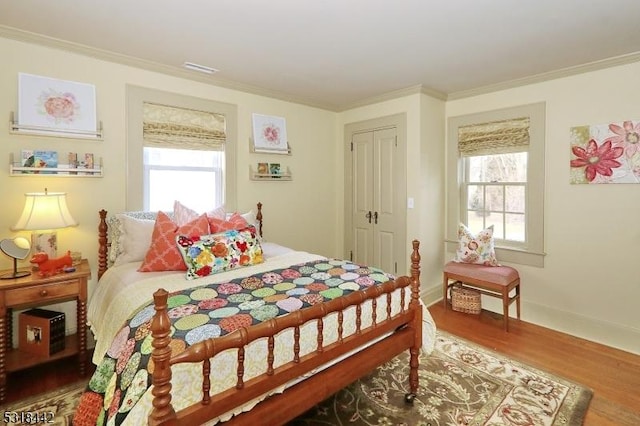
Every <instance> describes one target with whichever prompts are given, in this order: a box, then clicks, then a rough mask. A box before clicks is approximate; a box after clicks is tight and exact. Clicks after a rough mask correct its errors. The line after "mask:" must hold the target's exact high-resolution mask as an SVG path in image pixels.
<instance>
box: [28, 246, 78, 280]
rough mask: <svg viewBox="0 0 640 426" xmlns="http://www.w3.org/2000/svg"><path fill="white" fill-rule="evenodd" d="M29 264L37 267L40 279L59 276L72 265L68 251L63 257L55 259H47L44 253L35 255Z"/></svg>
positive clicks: (47, 256)
mask: <svg viewBox="0 0 640 426" xmlns="http://www.w3.org/2000/svg"><path fill="white" fill-rule="evenodd" d="M29 262H30V263H33V264H35V265H38V269H39V270H40V272H39V275H40V276H41V277H49V276H51V275H56V274H59V273H61V272H62V271H63V270H64V268H65V267H71V266H72V265H73V260H72V259H71V252H70V251H67V254H65V255H64V256H61V257H58V258H55V259H49V255H48V254H47V253H44V252H40V253H36V254H34V255H33V257H32V258H31V260H30V261H29Z"/></svg>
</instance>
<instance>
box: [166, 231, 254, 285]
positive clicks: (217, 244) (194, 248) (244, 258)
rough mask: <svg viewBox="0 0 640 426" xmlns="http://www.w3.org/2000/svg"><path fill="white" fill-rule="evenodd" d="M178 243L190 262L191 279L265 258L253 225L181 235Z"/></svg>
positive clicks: (184, 257) (185, 258)
mask: <svg viewBox="0 0 640 426" xmlns="http://www.w3.org/2000/svg"><path fill="white" fill-rule="evenodd" d="M176 245H177V246H178V249H179V250H180V254H181V255H182V259H183V260H184V263H185V264H186V265H187V275H186V277H187V279H188V280H193V279H196V278H201V277H206V276H208V275H213V274H217V273H220V272H224V271H228V270H229V269H234V268H240V267H243V266H249V265H256V264H258V263H262V262H263V261H264V259H263V256H262V247H261V246H260V241H259V240H258V238H257V236H256V228H255V227H253V226H249V227H246V228H244V229H241V230H229V231H224V232H219V233H216V234H211V235H201V236H199V237H198V236H195V237H190V236H188V235H178V236H177V237H176Z"/></svg>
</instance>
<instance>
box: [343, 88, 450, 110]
mask: <svg viewBox="0 0 640 426" xmlns="http://www.w3.org/2000/svg"><path fill="white" fill-rule="evenodd" d="M416 94H423V95H428V96H431V97H432V98H436V99H440V100H442V101H446V100H447V94H446V93H443V92H440V91H438V90H435V89H431V88H429V87H426V86H423V85H421V84H418V85H415V86H410V87H405V88H404V89H398V90H393V91H391V92H386V93H382V94H380V95H376V96H372V97H369V98H366V99H362V100H360V101H357V102H352V103H350V104H347V105H343V106H342V107H341V108H340V110H339V112H342V111H347V110H350V109H353V108H360V107H364V106H367V105H373V104H377V103H380V102H384V101H390V100H393V99H397V98H401V97H403V96H410V95H416Z"/></svg>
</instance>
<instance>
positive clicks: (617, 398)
mask: <svg viewBox="0 0 640 426" xmlns="http://www.w3.org/2000/svg"><path fill="white" fill-rule="evenodd" d="M429 312H430V313H431V316H432V317H433V319H434V321H435V323H436V326H437V327H438V329H440V330H444V331H447V332H449V333H452V334H455V335H457V336H460V337H462V338H465V339H467V340H470V341H472V342H475V343H477V344H480V345H482V346H484V347H487V348H490V349H493V350H494V351H496V352H499V353H502V354H504V355H507V356H509V357H510V358H512V359H515V360H518V361H521V362H523V363H525V364H528V365H531V366H533V367H536V368H539V369H541V370H544V371H548V372H549V373H553V374H557V375H559V376H562V377H564V378H566V379H568V380H571V381H574V382H577V383H580V384H582V385H584V386H586V387H588V388H591V389H592V390H593V398H592V400H591V404H590V405H589V411H588V412H587V416H586V418H585V422H584V424H585V425H598V426H600V425H616V426H623V425H624V426H626V425H629V426H631V425H633V426H637V425H640V356H638V355H634V354H631V353H629V352H624V351H620V350H617V349H613V348H610V347H608V346H604V345H601V344H598V343H594V342H590V341H587V340H583V339H579V338H577V337H573V336H570V335H568V334H564V333H559V332H557V331H553V330H550V329H548V328H544V327H540V326H537V325H534V324H531V323H527V322H524V321H517V320H515V319H514V320H513V321H512V320H510V321H509V332H508V333H506V332H504V331H503V328H502V315H499V314H495V313H492V312H487V311H483V312H482V313H481V314H480V315H470V314H464V313H460V312H454V311H452V310H451V309H448V310H446V311H445V309H444V307H443V305H442V302H439V303H437V304H435V305H432V306H431V307H429Z"/></svg>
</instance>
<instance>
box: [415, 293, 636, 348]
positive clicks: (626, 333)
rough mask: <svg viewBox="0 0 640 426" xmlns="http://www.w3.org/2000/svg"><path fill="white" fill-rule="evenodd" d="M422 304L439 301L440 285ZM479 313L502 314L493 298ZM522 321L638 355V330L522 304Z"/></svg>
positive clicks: (484, 302) (512, 311) (484, 300)
mask: <svg viewBox="0 0 640 426" xmlns="http://www.w3.org/2000/svg"><path fill="white" fill-rule="evenodd" d="M421 296H422V300H423V301H424V303H425V304H426V305H427V306H430V305H432V304H434V303H436V302H438V301H441V300H442V288H441V287H440V286H439V285H436V286H433V287H429V288H427V289H424V290H423V291H422V293H421ZM482 309H485V310H488V311H492V312H496V313H499V314H502V302H501V301H499V300H497V299H496V298H493V297H485V296H483V297H482ZM515 309H516V308H515V305H511V306H510V315H511V317H515V316H516V312H515ZM521 314H522V320H523V321H527V322H530V323H532V324H536V325H539V326H542V327H547V328H550V329H552V330H556V331H560V332H562V333H567V334H570V335H572V336H576V337H580V338H582V339H586V340H590V341H592V342H597V343H600V344H603V345H606V346H610V347H613V348H616V349H620V350H623V351H627V352H631V353H634V354H637V355H640V329H638V328H633V327H628V326H624V325H620V324H615V323H612V322H609V321H604V320H601V319H598V318H593V317H587V316H584V315H580V314H576V313H573V312H568V311H563V310H561V309H556V308H552V307H550V306H545V305H540V304H538V303H533V302H527V301H526V300H522V302H521Z"/></svg>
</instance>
